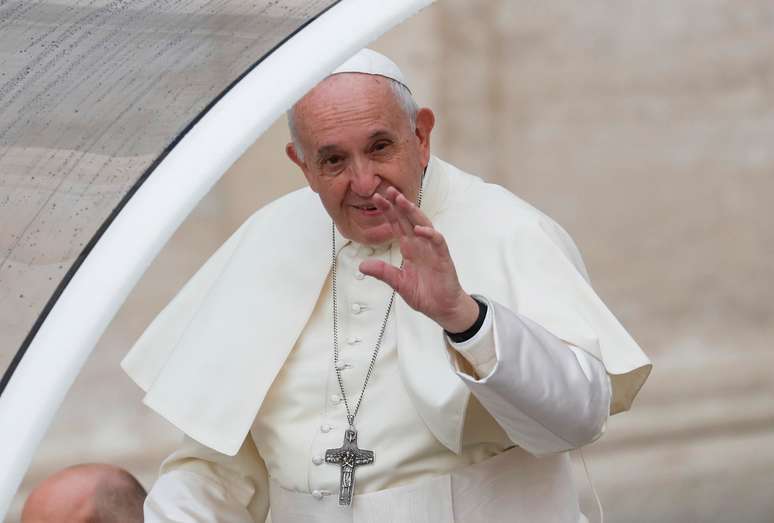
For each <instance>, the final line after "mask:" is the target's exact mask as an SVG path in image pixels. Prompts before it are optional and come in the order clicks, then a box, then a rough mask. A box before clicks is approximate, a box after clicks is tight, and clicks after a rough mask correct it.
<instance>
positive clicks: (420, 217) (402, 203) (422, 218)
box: [395, 194, 433, 227]
mask: <svg viewBox="0 0 774 523" xmlns="http://www.w3.org/2000/svg"><path fill="white" fill-rule="evenodd" d="M395 203H396V204H397V206H398V209H400V210H402V211H403V212H404V213H405V214H406V216H407V218H408V220H409V222H411V225H424V226H425V227H432V226H433V222H431V221H430V218H428V217H427V215H425V213H423V212H422V209H420V208H419V207H417V206H416V205H415V204H414V203H413V202H411V201H410V200H409V199H408V198H406V197H405V196H404V195H402V194H399V195H398V196H397V198H396V199H395Z"/></svg>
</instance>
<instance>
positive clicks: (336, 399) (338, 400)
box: [331, 394, 341, 405]
mask: <svg viewBox="0 0 774 523" xmlns="http://www.w3.org/2000/svg"><path fill="white" fill-rule="evenodd" d="M331 403H333V404H334V405H338V404H339V403H341V396H339V395H338V394H334V395H332V396H331Z"/></svg>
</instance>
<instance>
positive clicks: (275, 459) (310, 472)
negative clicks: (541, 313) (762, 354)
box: [252, 236, 610, 495]
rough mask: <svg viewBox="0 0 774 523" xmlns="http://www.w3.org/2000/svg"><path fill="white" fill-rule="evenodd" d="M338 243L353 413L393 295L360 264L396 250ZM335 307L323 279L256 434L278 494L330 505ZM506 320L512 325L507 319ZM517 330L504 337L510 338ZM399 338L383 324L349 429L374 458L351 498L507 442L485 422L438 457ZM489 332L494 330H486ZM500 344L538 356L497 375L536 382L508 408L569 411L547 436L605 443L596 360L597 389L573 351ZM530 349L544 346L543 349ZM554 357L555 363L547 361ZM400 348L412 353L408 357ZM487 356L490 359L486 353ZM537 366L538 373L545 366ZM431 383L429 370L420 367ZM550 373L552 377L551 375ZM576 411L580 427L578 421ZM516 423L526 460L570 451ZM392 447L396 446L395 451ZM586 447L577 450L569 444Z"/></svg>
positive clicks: (338, 437) (533, 427) (341, 412)
mask: <svg viewBox="0 0 774 523" xmlns="http://www.w3.org/2000/svg"><path fill="white" fill-rule="evenodd" d="M338 238H339V240H338V241H337V246H339V247H340V250H339V252H338V255H337V265H338V270H337V294H338V303H339V340H340V343H339V346H340V354H341V359H340V363H342V364H345V365H346V366H345V368H343V369H342V371H341V373H342V377H343V381H344V386H345V390H346V392H347V397H348V398H349V401H350V406H351V407H352V408H354V406H355V402H356V401H357V397H358V394H359V392H360V387H361V385H362V383H363V380H364V378H365V375H366V372H367V369H368V364H369V359H370V357H371V352H372V350H373V347H374V345H375V343H376V338H377V335H378V329H379V326H380V324H381V321H382V319H383V317H384V313H385V310H386V305H387V302H388V300H389V297H390V293H391V291H390V289H389V288H388V287H387V286H386V285H384V284H383V283H381V282H379V281H378V280H375V279H373V278H368V277H363V275H362V274H361V273H360V271H359V270H358V266H359V265H360V263H361V262H362V261H363V260H365V259H366V258H368V257H376V258H378V259H381V260H382V261H385V262H388V263H392V264H395V265H400V252H399V250H398V248H397V246H394V247H393V248H392V249H390V250H377V251H376V252H374V249H372V248H370V247H367V246H362V245H358V244H355V243H352V242H347V241H345V240H344V239H343V238H341V236H338ZM482 299H485V298H482ZM331 302H332V297H331V287H330V279H329V280H328V282H327V283H326V285H325V287H324V288H323V291H322V293H321V295H320V298H319V299H318V301H317V304H316V306H315V309H314V311H313V313H312V316H311V318H310V319H309V323H308V324H307V326H306V327H305V328H304V330H303V331H302V333H301V336H300V337H299V340H298V342H297V343H296V346H295V347H294V349H293V350H292V352H291V353H290V355H289V356H288V358H287V360H286V361H285V365H284V366H283V368H282V369H281V370H280V372H279V373H278V375H277V377H276V379H275V380H274V383H273V384H272V386H271V388H270V390H269V392H268V394H267V395H266V400H265V401H264V404H263V406H262V408H261V410H260V411H259V413H258V416H257V417H256V420H255V422H254V424H253V427H252V436H253V438H254V441H255V444H256V447H257V448H258V451H259V452H260V454H261V456H262V457H263V459H264V461H265V463H266V465H267V467H268V470H269V473H270V475H271V477H272V478H273V479H274V480H275V481H277V482H278V483H279V484H280V485H282V486H283V487H284V488H287V489H290V490H294V491H297V492H306V493H308V494H311V493H313V492H322V493H324V495H334V494H336V493H337V492H338V482H339V469H338V467H333V466H330V465H326V464H325V463H324V462H323V461H322V458H323V456H324V454H325V450H326V449H328V448H335V447H339V446H341V444H342V441H343V435H344V429H345V428H346V427H345V425H346V423H345V420H346V410H345V407H344V404H343V402H342V398H341V397H340V394H341V393H340V391H339V387H338V382H337V378H336V374H335V372H334V370H333V365H332V363H331V353H332V349H331V341H332V321H331ZM488 305H489V308H490V309H491V310H495V308H498V307H500V306H499V305H497V304H493V303H488ZM353 307H355V309H354V311H353V309H352V308H353ZM511 321H518V320H516V319H515V318H514V319H513V320H511ZM520 325H521V324H519V325H517V326H516V327H515V328H513V329H512V330H510V331H508V332H507V333H505V334H503V335H502V336H513V332H516V331H518V329H519V327H520ZM396 328H399V326H397V325H396V323H395V320H394V318H393V317H392V316H391V317H390V321H389V322H388V327H387V329H386V330H385V333H384V338H383V343H382V348H381V351H380V355H379V359H378V362H377V365H376V367H375V371H374V373H373V375H372V377H371V380H370V382H369V385H368V388H367V391H366V395H365V399H364V402H363V406H362V408H361V409H360V411H359V413H358V417H357V419H356V426H357V427H358V429H359V444H360V446H361V448H367V449H373V450H374V451H375V452H376V460H375V463H374V464H373V465H369V466H367V467H361V468H360V469H358V471H357V473H356V484H357V491H358V492H359V493H362V492H372V491H377V490H381V489H385V488H390V487H393V486H396V485H402V484H406V483H410V482H413V481H417V480H420V479H425V478H427V477H428V475H433V474H440V473H443V472H446V471H450V470H453V469H455V468H458V467H460V466H464V465H466V464H469V463H477V462H480V461H483V460H485V459H487V458H489V457H491V456H493V455H495V454H497V453H500V452H502V451H503V450H504V449H505V448H506V447H508V446H510V445H511V444H512V443H511V441H509V440H508V439H506V438H504V437H503V434H502V432H501V431H500V430H499V429H498V428H497V426H496V425H495V424H494V423H491V420H490V423H489V426H490V427H491V428H493V429H495V430H488V431H482V434H483V433H485V435H482V436H479V437H476V438H470V437H468V438H466V439H465V441H464V444H463V447H462V450H461V451H460V453H459V454H455V453H453V452H451V451H449V450H448V449H446V448H445V447H444V446H443V445H442V444H441V443H440V442H439V441H438V440H437V439H436V438H435V437H434V436H433V434H432V432H431V431H430V430H429V429H428V427H427V426H426V425H425V424H424V422H423V421H422V418H421V417H420V416H419V413H418V412H417V411H416V409H415V408H414V406H413V404H412V401H411V398H410V396H409V395H408V392H407V391H406V388H405V386H404V385H403V382H402V380H401V377H400V372H399V368H398V361H397V360H398V351H397V347H396V335H395V331H396ZM489 329H490V331H491V329H492V322H491V321H490V322H489ZM482 330H483V329H482ZM502 336H501V337H502ZM479 339H480V340H481V341H482V342H484V343H486V342H487V341H488V340H492V341H493V340H494V338H493V337H492V336H491V334H490V336H489V337H482V338H479ZM524 340H526V342H525V341H524ZM500 343H501V344H502V346H503V347H504V348H503V349H502V350H503V351H506V352H507V351H510V350H518V351H526V352H528V353H532V354H534V356H535V357H536V358H538V361H537V362H536V363H534V364H533V365H532V367H533V368H534V369H535V373H534V374H527V373H522V374H521V375H517V374H516V373H515V372H514V369H512V368H510V369H499V373H500V374H501V373H502V372H510V373H511V374H513V375H514V379H516V380H519V379H521V377H522V376H523V378H524V379H528V380H535V382H534V383H520V384H519V385H518V386H519V388H520V390H523V391H526V393H524V397H515V398H513V399H512V401H511V404H512V408H513V407H519V406H520V405H524V406H526V407H528V408H532V409H534V408H535V405H537V410H538V411H540V410H541V409H545V410H549V411H551V410H553V409H554V406H555V405H559V406H561V408H563V409H566V411H563V412H560V413H559V414H558V417H559V418H560V419H566V420H567V424H562V423H561V421H560V423H558V424H556V425H554V426H553V427H552V428H553V429H554V430H555V431H556V432H557V433H559V434H560V435H562V436H566V437H567V438H571V437H573V436H574V435H575V433H576V432H577V431H578V428H577V427H575V426H574V425H573V424H580V425H581V426H582V427H583V428H584V429H585V430H586V431H595V432H594V433H593V434H590V435H589V439H593V438H594V437H596V436H597V435H598V434H599V433H601V431H602V428H603V424H604V421H605V419H606V417H607V412H608V408H609V397H610V387H609V384H608V380H607V376H606V375H605V372H604V367H603V366H602V365H601V364H600V362H599V361H597V360H595V359H594V358H592V357H590V356H588V355H584V357H585V358H586V359H587V360H588V364H589V365H590V368H591V369H593V370H594V379H593V380H591V379H585V375H584V374H583V373H582V371H581V370H580V367H579V364H578V361H577V359H576V357H575V356H574V355H573V353H572V352H570V351H568V350H567V346H566V345H565V344H563V342H561V341H560V340H556V339H553V338H552V337H551V336H550V334H546V336H545V338H542V339H539V340H538V339H537V338H534V337H527V336H521V337H513V339H508V338H507V337H506V340H505V341H504V342H502V341H501V342H500ZM537 343H547V344H548V345H549V346H547V347H541V346H538V345H537ZM552 347H553V349H554V351H555V354H554V357H553V358H551V359H549V358H545V357H544V355H545V354H546V353H547V352H548V351H550V350H552ZM559 348H560V349H559ZM557 349H559V350H557ZM404 350H411V347H407V348H404ZM488 350H491V351H492V352H493V353H494V352H495V348H494V343H493V344H492V346H491V347H489V349H488ZM522 357H523V358H525V359H530V357H531V356H530V354H525V355H524V356H522ZM542 365H544V366H545V367H543V368H541V366H542ZM429 373H431V369H428V374H429ZM487 374H488V373H487ZM544 374H545V375H544ZM554 374H555V375H557V377H555V378H554V377H552V376H551V375H554ZM490 379H494V378H490ZM584 380H585V383H584V382H583V381H584ZM546 383H549V384H550V390H546V387H545V384H546ZM479 399H480V401H481V403H483V404H484V407H485V408H486V405H487V401H489V399H488V397H486V395H485V396H484V397H480V398H479ZM497 401H499V400H497ZM578 412H581V413H582V414H583V415H585V416H586V418H584V419H580V418H579V415H578ZM548 416H549V413H546V414H545V415H544V416H543V417H548ZM518 419H519V420H520V426H519V428H518V429H517V431H514V433H513V437H512V438H511V439H512V441H513V442H516V443H517V444H524V445H528V446H529V447H530V449H531V450H532V451H533V452H535V453H540V454H545V453H550V452H557V451H561V450H565V449H567V448H570V446H568V444H567V442H566V441H564V440H557V438H556V436H555V435H554V433H552V432H551V431H549V430H548V429H546V428H544V427H543V426H542V425H540V424H539V423H538V422H534V421H531V420H530V419H529V418H526V417H525V416H524V415H523V414H519V415H518ZM467 424H469V423H467ZM479 430H481V427H480V428H479ZM514 438H515V439H514ZM396 441H399V442H400V444H397V445H396V444H395V442H396ZM582 443H583V442H579V441H576V442H575V446H577V445H580V444H582Z"/></svg>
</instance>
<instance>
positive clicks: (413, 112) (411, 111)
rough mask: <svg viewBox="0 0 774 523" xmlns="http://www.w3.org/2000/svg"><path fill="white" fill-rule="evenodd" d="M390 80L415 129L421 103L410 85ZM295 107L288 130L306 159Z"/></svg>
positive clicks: (292, 110) (396, 97)
mask: <svg viewBox="0 0 774 523" xmlns="http://www.w3.org/2000/svg"><path fill="white" fill-rule="evenodd" d="M385 78H387V77H385ZM387 80H389V85H390V89H391V90H392V93H393V94H394V95H395V100H396V101H397V102H398V105H399V106H400V108H401V109H403V112H404V113H405V114H406V117H407V118H408V121H409V127H410V128H411V130H412V131H413V130H414V129H415V128H416V126H417V112H419V105H417V102H416V100H414V97H413V96H412V95H411V91H409V90H408V87H406V86H405V85H403V84H402V83H400V82H398V81H397V80H393V79H392V78H387ZM295 108H296V106H295V105H294V106H293V107H291V108H290V109H288V111H287V113H285V114H286V115H287V118H288V131H290V139H291V140H293V145H294V146H295V148H296V154H297V155H298V158H299V159H301V160H303V159H304V151H303V150H302V149H301V144H300V142H299V140H298V129H297V128H296V119H295Z"/></svg>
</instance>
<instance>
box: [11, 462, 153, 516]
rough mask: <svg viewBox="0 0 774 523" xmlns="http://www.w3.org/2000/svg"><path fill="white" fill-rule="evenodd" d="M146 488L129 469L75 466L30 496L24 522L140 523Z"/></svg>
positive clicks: (92, 464)
mask: <svg viewBox="0 0 774 523" xmlns="http://www.w3.org/2000/svg"><path fill="white" fill-rule="evenodd" d="M144 500H145V489H144V488H143V487H142V485H140V483H139V482H138V481H137V480H136V479H135V477H134V476H132V475H131V474H130V473H129V472H127V471H126V470H124V469H122V468H119V467H114V466H112V465H105V464H99V463H89V464H82V465H74V466H72V467H68V468H66V469H63V470H60V471H59V472H56V473H55V474H52V475H51V476H49V477H48V478H46V479H45V480H43V481H42V482H41V483H40V484H39V485H38V486H37V487H35V489H34V490H33V491H32V493H31V494H30V495H29V497H27V501H26V502H25V503H24V509H23V510H22V518H21V522H22V523H63V522H67V523H141V522H142V520H143V514H142V505H143V501H144Z"/></svg>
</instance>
